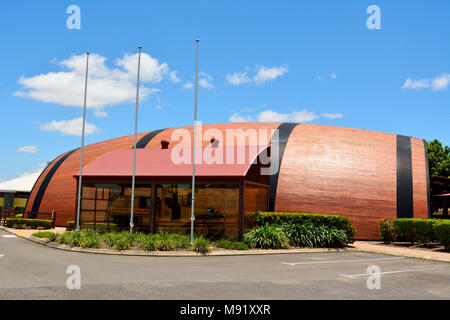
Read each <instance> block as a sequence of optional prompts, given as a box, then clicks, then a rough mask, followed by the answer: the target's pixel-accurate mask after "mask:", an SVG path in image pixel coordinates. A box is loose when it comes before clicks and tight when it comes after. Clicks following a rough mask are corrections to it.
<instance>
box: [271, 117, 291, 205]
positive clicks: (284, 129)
mask: <svg viewBox="0 0 450 320" xmlns="http://www.w3.org/2000/svg"><path fill="white" fill-rule="evenodd" d="M297 125H298V123H282V124H280V125H279V126H278V128H277V130H278V141H277V140H273V137H272V140H271V142H270V144H274V143H278V151H279V157H278V159H279V163H278V171H277V173H276V174H273V175H271V176H270V187H269V211H274V210H275V200H276V198H277V187H278V177H279V175H280V169H281V162H282V160H283V155H284V149H285V148H286V144H287V142H288V140H289V136H290V135H291V133H292V131H293V130H294V128H295V127H296V126H297Z"/></svg>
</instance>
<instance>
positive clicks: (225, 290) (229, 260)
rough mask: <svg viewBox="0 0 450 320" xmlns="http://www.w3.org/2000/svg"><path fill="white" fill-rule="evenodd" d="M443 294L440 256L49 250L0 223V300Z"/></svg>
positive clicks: (446, 279)
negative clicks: (76, 277)
mask: <svg viewBox="0 0 450 320" xmlns="http://www.w3.org/2000/svg"><path fill="white" fill-rule="evenodd" d="M69 266H77V267H79V270H80V276H81V287H80V289H68V288H67V284H66V283H67V279H68V278H69V277H70V276H71V274H67V273H66V271H67V269H68V267H69ZM369 267H370V269H369V270H368V268H369ZM369 277H371V278H370V280H369V281H368V279H369ZM378 280H379V281H378ZM368 282H369V287H372V289H369V288H368ZM378 284H379V288H377V287H378ZM449 298H450V264H449V263H446V262H437V261H430V260H422V259H414V258H405V257H398V256H388V255H381V254H372V253H363V252H336V251H330V252H327V253H301V254H277V255H257V256H256V255H255V256H228V257H227V256H225V257H224V256H214V257H213V256H211V257H202V256H199V257H133V256H113V255H96V254H86V253H76V252H67V251H62V250H56V249H52V248H49V247H45V246H42V245H39V244H37V243H34V242H31V241H28V240H25V239H22V238H20V237H15V236H12V235H11V234H9V233H7V232H5V231H3V230H0V299H244V300H245V299H255V300H258V299H289V300H296V299H449Z"/></svg>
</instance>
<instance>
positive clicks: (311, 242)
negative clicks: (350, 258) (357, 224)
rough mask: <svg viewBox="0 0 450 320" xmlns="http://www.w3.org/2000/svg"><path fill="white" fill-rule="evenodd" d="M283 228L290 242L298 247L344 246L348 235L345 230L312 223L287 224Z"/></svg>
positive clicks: (347, 241)
mask: <svg viewBox="0 0 450 320" xmlns="http://www.w3.org/2000/svg"><path fill="white" fill-rule="evenodd" d="M283 230H284V232H285V234H286V235H287V237H288V239H289V243H290V244H291V245H292V246H296V247H311V248H313V247H315V248H344V247H345V246H346V245H347V244H348V243H349V240H348V237H347V234H346V233H345V231H344V230H342V229H340V230H338V229H336V228H327V227H324V226H319V227H317V226H313V225H310V224H287V225H284V226H283Z"/></svg>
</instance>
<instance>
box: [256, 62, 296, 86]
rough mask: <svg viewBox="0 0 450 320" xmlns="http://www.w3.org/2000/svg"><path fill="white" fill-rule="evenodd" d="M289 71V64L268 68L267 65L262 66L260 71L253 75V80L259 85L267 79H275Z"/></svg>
mask: <svg viewBox="0 0 450 320" xmlns="http://www.w3.org/2000/svg"><path fill="white" fill-rule="evenodd" d="M286 72H288V68H287V66H281V67H272V68H266V67H265V66H260V67H259V69H258V72H257V73H256V75H255V76H254V77H253V81H255V83H256V84H257V85H261V84H264V83H266V82H267V81H271V80H275V79H276V78H278V77H281V76H282V75H283V74H285V73H286Z"/></svg>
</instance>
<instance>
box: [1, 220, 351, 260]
mask: <svg viewBox="0 0 450 320" xmlns="http://www.w3.org/2000/svg"><path fill="white" fill-rule="evenodd" d="M0 229H2V230H4V231H6V232H9V233H11V234H14V235H16V236H18V237H21V238H23V239H26V240H29V241H32V242H35V243H38V244H41V245H44V246H46V247H49V248H53V249H58V250H64V251H70V252H79V253H91V254H108V255H116V256H117V255H119V256H147V257H205V256H209V257H210V256H249V255H274V254H293V253H320V252H336V251H338V250H334V249H324V248H312V249H308V248H302V249H277V250H264V249H250V250H226V249H218V250H214V249H213V251H211V252H210V253H208V254H207V255H201V254H199V253H196V252H193V251H182V250H179V251H167V252H164V251H149V252H147V251H141V250H126V251H115V250H112V249H103V248H102V249H84V248H79V247H70V246H68V245H65V244H59V243H55V242H48V241H46V240H43V239H40V238H36V237H33V236H29V237H27V236H23V235H20V232H17V233H15V232H13V231H12V230H10V229H8V228H4V227H0ZM339 251H343V252H348V251H358V250H356V249H355V248H352V247H349V248H345V249H339Z"/></svg>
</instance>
